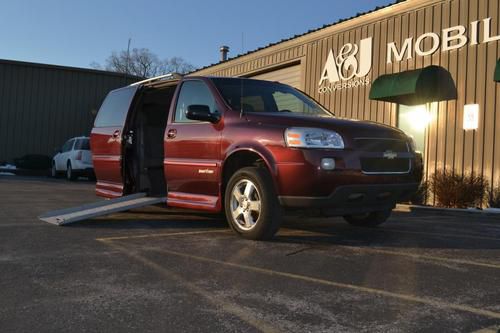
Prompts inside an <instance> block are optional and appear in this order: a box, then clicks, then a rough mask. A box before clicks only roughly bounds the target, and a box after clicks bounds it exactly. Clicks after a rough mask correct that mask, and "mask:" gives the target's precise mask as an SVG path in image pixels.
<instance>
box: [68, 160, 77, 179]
mask: <svg viewBox="0 0 500 333" xmlns="http://www.w3.org/2000/svg"><path fill="white" fill-rule="evenodd" d="M66 179H67V180H75V179H76V174H75V172H74V171H73V168H72V167H71V162H70V161H68V166H67V168H66Z"/></svg>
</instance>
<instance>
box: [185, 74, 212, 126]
mask: <svg viewBox="0 0 500 333" xmlns="http://www.w3.org/2000/svg"><path fill="white" fill-rule="evenodd" d="M190 105H207V106H208V107H209V108H210V112H212V113H214V112H216V108H215V99H214V97H213V95H212V92H211V91H210V89H209V88H208V87H207V85H206V84H205V83H204V82H202V81H186V82H184V83H183V84H182V87H181V92H180V93H179V98H178V99H177V105H176V108H175V122H177V123H190V122H197V121H196V120H191V119H188V118H187V117H186V112H187V110H188V107H189V106H190Z"/></svg>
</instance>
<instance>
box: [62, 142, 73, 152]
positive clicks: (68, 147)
mask: <svg viewBox="0 0 500 333" xmlns="http://www.w3.org/2000/svg"><path fill="white" fill-rule="evenodd" d="M74 141H75V140H73V139H71V140H68V141H66V143H65V144H64V145H63V146H62V149H61V152H63V153H66V152H68V151H70V150H71V148H73V142H74Z"/></svg>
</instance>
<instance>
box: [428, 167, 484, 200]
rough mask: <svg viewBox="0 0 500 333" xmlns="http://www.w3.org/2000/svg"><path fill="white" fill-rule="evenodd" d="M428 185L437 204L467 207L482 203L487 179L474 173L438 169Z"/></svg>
mask: <svg viewBox="0 0 500 333" xmlns="http://www.w3.org/2000/svg"><path fill="white" fill-rule="evenodd" d="M430 185H431V188H432V190H433V191H434V197H435V199H436V204H437V205H438V206H441V207H450V208H451V207H454V208H467V207H478V206H481V205H482V203H483V201H484V198H485V194H486V189H487V188H488V181H487V180H485V179H484V177H482V176H475V175H474V174H465V175H457V174H454V173H451V172H447V171H438V172H436V173H435V174H434V175H432V177H431V180H430Z"/></svg>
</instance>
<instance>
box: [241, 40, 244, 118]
mask: <svg viewBox="0 0 500 333" xmlns="http://www.w3.org/2000/svg"><path fill="white" fill-rule="evenodd" d="M244 52H245V33H244V32H243V31H242V32H241V54H243V53H244ZM241 118H243V80H242V79H240V119H241Z"/></svg>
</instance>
